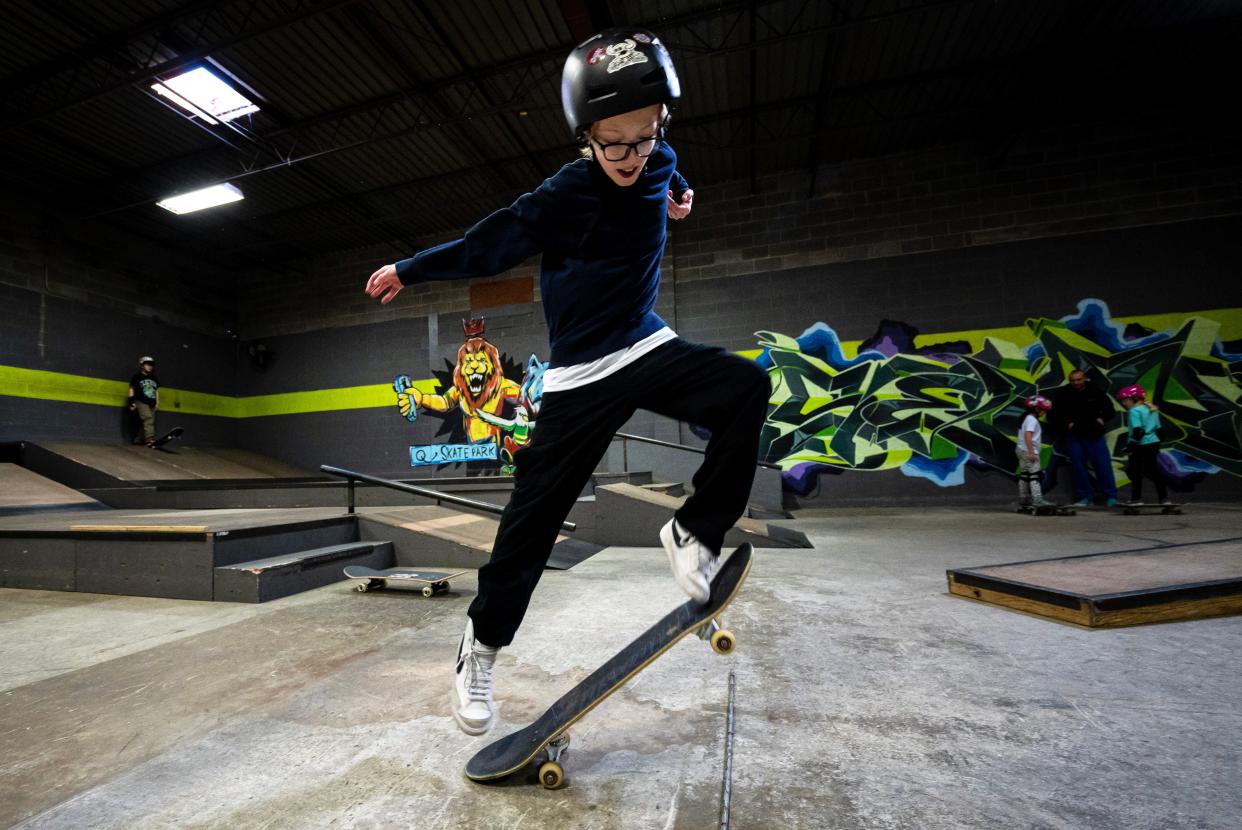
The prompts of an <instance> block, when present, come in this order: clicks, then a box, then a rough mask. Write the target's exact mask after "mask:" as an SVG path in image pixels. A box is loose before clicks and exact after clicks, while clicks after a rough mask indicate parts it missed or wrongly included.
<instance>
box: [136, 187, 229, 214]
mask: <svg viewBox="0 0 1242 830" xmlns="http://www.w3.org/2000/svg"><path fill="white" fill-rule="evenodd" d="M244 198H246V197H245V196H243V195H242V192H241V191H240V190H238V189H237V188H236V187H234V186H233V185H231V184H213V185H212V186H211V187H204V188H203V189H202V190H191V191H190V192H189V193H182V194H180V195H178V196H169V197H168V198H167V199H163V200H162V201H159V202H156V204H157V205H159V206H160V207H162V208H163V209H164V210H170V211H172V212H173V213H176V214H182V213H193V212H194V211H196V210H203V209H204V208H210V207H216V206H217V205H227V204H228V203H229V202H238V201H241V200H242V199H244Z"/></svg>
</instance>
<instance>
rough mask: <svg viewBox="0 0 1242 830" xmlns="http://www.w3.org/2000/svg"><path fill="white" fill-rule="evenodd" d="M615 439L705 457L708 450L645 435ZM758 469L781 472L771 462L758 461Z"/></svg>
mask: <svg viewBox="0 0 1242 830" xmlns="http://www.w3.org/2000/svg"><path fill="white" fill-rule="evenodd" d="M613 438H620V439H621V440H623V441H638V442H640V443H643V444H655V445H656V446H657V447H668V448H669V449H672V450H686V451H687V452H697V453H698V454H699V455H704V454H706V453H707V450H705V449H703V448H702V447H691V446H687V445H686V444H674V443H673V442H672V441H661V440H660V439H659V438H648V437H646V436H645V435H630V434H629V433H628V432H618V433H617V434H616V435H614V436H613ZM755 466H756V467H764V468H766V469H769V470H779V469H780V468H781V466H780V465H779V464H773V463H772V462H771V461H756V462H755Z"/></svg>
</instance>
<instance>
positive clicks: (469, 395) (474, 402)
mask: <svg viewBox="0 0 1242 830" xmlns="http://www.w3.org/2000/svg"><path fill="white" fill-rule="evenodd" d="M503 372H504V370H503V369H502V368H501V366H500V352H498V351H496V347H495V346H493V345H492V344H491V343H489V342H487V341H486V340H484V339H483V338H482V337H471V338H469V339H467V340H466V342H465V343H462V344H461V348H460V349H458V350H457V365H456V366H454V367H453V388H454V389H456V390H457V392H458V394H459V395H461V400H460V404H461V407H462V409H464V410H465V411H466V412H468V413H473V412H474V411H475V410H476V409H485V410H486V407H487V404H488V403H489V402H492V401H496V400H497V399H498V396H497V392H498V391H499V390H500V387H501V386H503V385H504V382H505V376H504V373H503Z"/></svg>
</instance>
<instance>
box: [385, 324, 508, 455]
mask: <svg viewBox="0 0 1242 830" xmlns="http://www.w3.org/2000/svg"><path fill="white" fill-rule="evenodd" d="M462 325H463V329H464V331H465V334H466V342H465V343H462V345H461V348H459V349H458V350H457V363H456V365H455V366H454V367H453V386H452V388H451V389H449V390H448V392H447V393H445V394H443V395H427V394H423V393H421V392H419V391H418V390H417V389H415V388H413V387H412V386H408V385H407V384H408V381H407V383H406V384H402V383H401V380H402V379H403V378H405V377H406V376H404V375H403V376H402V378H399V379H398V384H397V408H398V410H400V412H401V414H402V415H403V416H404V417H405V418H407V419H408V420H411V421H412V420H414V418H413V417H411V416H412V415H414V413H416V412H417V411H418V410H419V409H427V410H431V411H433V412H449V411H451V410H452V409H454V408H457V409H460V410H461V413H462V426H463V427H464V429H465V431H466V438H467V440H468V441H470V443H472V444H477V443H481V442H485V441H495V442H499V441H500V439H501V434H502V431H501V429H500V428H499V427H497V426H495V425H493V424H491V423H488V422H487V421H486V420H484V419H483V418H482V417H480V413H486V414H487V415H491V416H494V417H499V416H501V415H502V414H503V413H502V410H503V408H504V405H505V402H506V400H507V399H508V400H512V399H515V398H517V397H518V396H519V394H520V391H521V390H520V387H519V386H518V385H517V383H515V382H514V381H512V380H509V379H508V378H506V377H505V376H504V369H503V368H502V366H501V362H500V353H499V352H498V351H497V350H496V347H495V346H493V345H492V344H491V343H489V342H488V341H487V340H485V339H484V338H483V321H482V320H471V321H470V322H468V323H467V322H465V321H463V324H462ZM403 387H404V388H403Z"/></svg>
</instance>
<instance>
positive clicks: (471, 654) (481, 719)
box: [453, 617, 500, 735]
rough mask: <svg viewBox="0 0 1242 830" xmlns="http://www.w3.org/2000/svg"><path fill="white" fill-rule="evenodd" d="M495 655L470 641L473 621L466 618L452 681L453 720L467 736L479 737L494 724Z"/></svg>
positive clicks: (494, 650)
mask: <svg viewBox="0 0 1242 830" xmlns="http://www.w3.org/2000/svg"><path fill="white" fill-rule="evenodd" d="M499 651H500V649H499V648H496V647H494V646H485V645H483V644H482V643H480V642H479V641H478V640H476V639H474V621H473V620H471V619H470V618H469V617H467V618H466V633H465V634H463V635H462V638H461V645H460V646H458V647H457V674H456V676H455V677H454V679H453V719H454V720H456V721H457V725H458V726H460V727H461V731H463V732H465V733H466V734H467V735H482V734H483V733H485V732H487V731H488V730H489V729H491V728H492V724H493V723H494V722H495V720H496V706H495V705H494V704H493V703H492V666H493V665H495V663H496V654H497V653H498V652H499Z"/></svg>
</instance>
